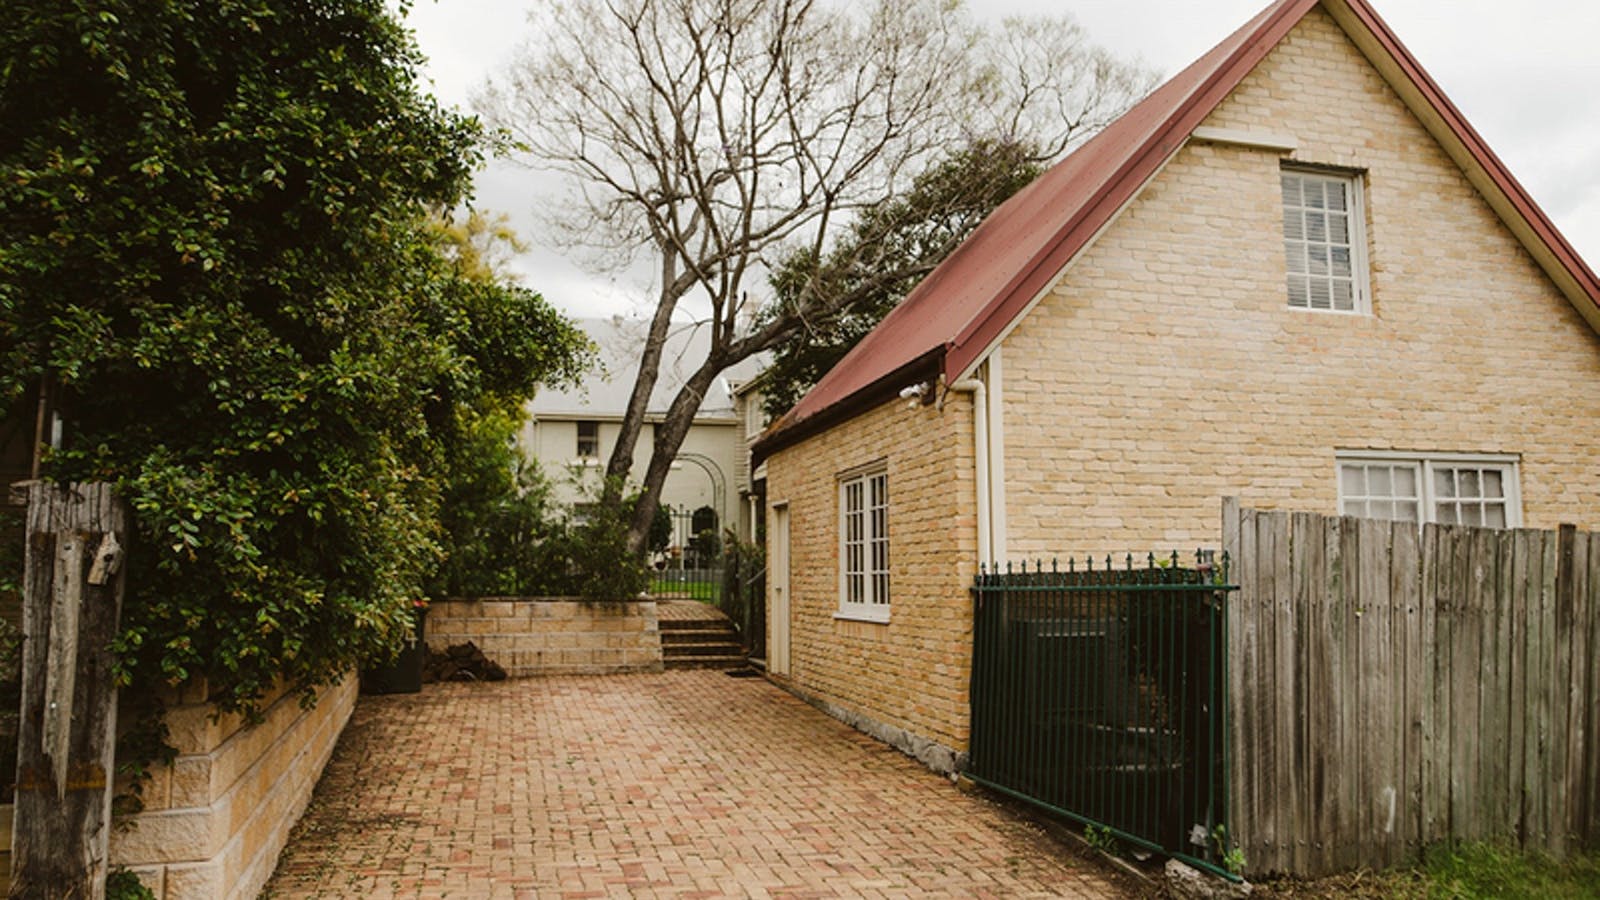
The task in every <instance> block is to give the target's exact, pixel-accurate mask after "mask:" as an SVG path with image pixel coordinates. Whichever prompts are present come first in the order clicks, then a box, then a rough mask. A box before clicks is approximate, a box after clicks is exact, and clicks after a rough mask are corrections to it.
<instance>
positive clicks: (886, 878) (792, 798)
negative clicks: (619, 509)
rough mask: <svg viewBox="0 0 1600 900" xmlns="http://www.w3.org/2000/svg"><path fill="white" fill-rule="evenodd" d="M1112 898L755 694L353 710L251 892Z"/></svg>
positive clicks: (941, 786) (405, 698) (723, 685)
mask: <svg viewBox="0 0 1600 900" xmlns="http://www.w3.org/2000/svg"><path fill="white" fill-rule="evenodd" d="M927 895H933V896H970V897H1120V896H1125V894H1124V893H1122V892H1121V891H1120V890H1119V889H1118V887H1117V886H1116V885H1115V884H1114V883H1113V882H1112V880H1111V879H1110V876H1108V875H1107V874H1105V872H1104V870H1101V869H1099V868H1098V867H1097V866H1095V865H1094V864H1093V863H1089V862H1086V861H1084V860H1083V859H1081V858H1079V857H1077V856H1075V855H1074V854H1073V852H1071V851H1070V850H1068V849H1066V848H1064V847H1063V846H1062V845H1060V844H1058V843H1057V842H1055V841H1054V840H1053V839H1051V838H1049V837H1048V836H1046V835H1045V834H1043V833H1042V832H1041V831H1040V830H1039V829H1038V828H1037V826H1035V825H1033V824H1031V823H1029V822H1027V821H1026V820H1024V819H1021V818H1018V817H1017V816H1016V815H1015V814H1014V813H1012V812H1011V811H1009V810H1007V809H1006V808H1004V807H1002V806H1000V805H997V804H995V803H993V802H992V801H990V800H988V799H987V798H985V797H982V796H978V795H970V794H965V793H962V792H961V791H959V790H957V789H956V788H955V786H953V785H952V784H951V783H950V782H949V781H948V780H946V779H943V778H940V777H939V776H937V775H935V774H933V773H931V772H929V771H927V770H926V769H924V768H922V767H921V766H920V765H918V764H917V763H915V762H913V761H912V760H910V759H907V758H906V757H904V756H902V755H901V754H899V753H897V752H895V751H894V750H891V749H889V748H887V747H886V746H884V745H883V744H880V743H878V742H877V741H874V740H872V739H871V738H868V737H866V736H865V735H862V734H860V733H859V732H856V731H854V730H853V729H851V728H849V727H847V726H845V725H843V724H841V723H839V722H837V721H835V720H834V719H831V718H829V717H827V716H825V715H823V714H822V713H820V712H818V711H817V710H815V709H812V708H811V707H810V706H807V705H806V704H804V703H802V702H801V701H799V700H797V699H796V698H794V697H792V696H790V695H789V694H786V693H784V692H783V691H781V690H779V689H778V688H776V687H774V686H772V685H771V684H768V683H767V682H765V681H764V680H762V679H759V678H744V679H737V678H730V677H728V676H726V675H724V674H722V673H720V672H714V671H680V672H665V673H661V674H647V675H613V676H599V677H596V676H566V677H554V678H541V679H528V680H520V681H508V682H501V683H499V684H438V685H429V686H428V687H427V688H426V689H425V691H424V692H423V693H422V694H413V695H401V696H389V697H363V698H361V703H360V704H359V705H358V707H357V709H356V712H355V715H354V717H353V718H352V719H351V722H350V725H349V727H348V729H347V730H346V732H345V735H344V737H343V738H342V739H341V740H340V742H339V747H338V749H337V751H335V754H334V757H333V761H332V763H331V764H330V765H329V767H328V770H327V773H326V774H325V775H324V776H323V780H322V782H321V783H320V784H319V785H318V787H317V793H316V796H315V798H314V799H313V801H312V804H311V807H310V809H309V810H308V811H307V813H306V816H305V818H304V819H303V820H302V821H301V823H300V825H299V826H298V827H297V828H296V829H295V832H294V835H293V836H292V838H291V840H290V843H289V846H288V848H287V849H286V850H285V851H284V854H283V857H282V859H281V861H280V862H279V866H278V871H277V873H276V875H275V876H274V877H273V880H272V881H271V882H270V883H269V884H268V885H267V888H266V891H265V893H264V895H263V896H265V897H271V898H297V897H363V898H371V900H384V898H397V897H408V898H409V897H417V898H443V897H451V898H499V897H505V898H522V897H559V898H579V897H614V896H633V897H678V898H693V897H789V898H813V897H816V898H821V897H906V896H927Z"/></svg>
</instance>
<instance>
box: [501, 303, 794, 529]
mask: <svg viewBox="0 0 1600 900" xmlns="http://www.w3.org/2000/svg"><path fill="white" fill-rule="evenodd" d="M578 325H579V327H581V328H582V329H583V330H584V331H585V332H586V333H587V334H588V335H589V338H590V339H591V340H592V341H594V343H595V345H596V347H598V348H599V355H598V359H597V361H596V364H595V367H594V368H593V369H592V370H591V371H590V372H589V374H588V375H586V376H585V377H584V379H583V381H582V382H581V383H579V384H578V385H577V386H576V387H573V388H570V389H567V390H544V391H541V392H540V393H539V394H538V396H536V397H534V399H533V400H531V401H530V402H529V403H528V407H527V408H528V414H529V415H528V421H527V423H526V424H525V425H524V426H523V431H522V436H521V442H522V447H523V450H524V452H525V453H527V454H528V455H529V456H530V457H531V458H533V459H534V460H535V461H537V462H538V464H539V469H540V471H542V472H543V473H544V475H545V477H546V478H548V479H549V480H550V481H551V482H552V483H553V484H554V485H555V499H556V500H557V501H559V502H562V503H571V504H580V505H581V504H583V503H588V502H592V501H593V499H594V498H595V497H596V496H597V495H598V492H599V488H600V481H601V476H602V475H603V474H604V472H605V467H606V461H607V460H608V459H610V457H611V449H612V447H614V446H615V445H616V441H617V433H618V430H619V428H620V424H621V422H622V414H623V411H624V410H625V409H627V405H628V395H629V394H630V393H631V392H632V390H633V382H634V378H635V377H636V376H637V374H638V367H639V353H640V350H641V349H642V348H643V346H644V341H645V334H646V333H647V331H648V328H649V323H648V322H646V321H643V320H639V319H624V318H621V317H613V318H610V319H580V320H578ZM710 338H711V336H710V326H708V325H694V324H687V323H686V324H681V325H678V324H675V325H674V326H673V329H672V333H671V334H670V335H669V336H668V339H667V346H666V350H665V353H664V354H663V356H662V360H661V373H660V377H659V378H658V379H657V381H656V387H655V390H654V391H653V392H652V393H651V395H650V403H649V406H648V407H647V413H646V418H645V426H644V429H643V431H642V432H641V433H640V435H639V440H638V442H637V443H636V444H635V446H634V453H633V473H632V479H633V481H634V482H635V483H637V482H638V481H639V480H640V479H642V478H643V477H644V473H645V469H646V467H647V466H648V465H649V462H650V451H651V448H652V446H654V443H655V427H656V424H657V423H659V422H660V421H661V419H662V418H663V416H664V414H665V413H666V410H667V406H668V405H669V404H670V403H671V402H672V398H673V397H675V396H676V395H677V393H678V391H679V390H680V389H681V388H682V387H683V385H684V383H685V382H686V381H687V380H688V377H689V375H690V374H691V373H692V372H693V371H694V369H695V367H696V366H697V365H698V363H699V362H700V361H701V360H704V359H705V357H706V351H707V349H708V346H709V344H710ZM764 365H765V358H764V357H758V358H753V359H748V360H745V361H744V362H742V363H739V364H737V365H735V366H734V367H732V368H730V369H729V370H728V371H726V372H724V373H722V375H720V376H719V377H718V378H717V379H716V381H714V382H713V383H712V385H711V388H710V390H709V391H707V393H706V397H705V399H704V401H703V402H702V403H701V404H700V410H699V412H698V413H696V415H695V419H694V424H693V425H692V426H690V428H689V433H688V435H687V436H686V437H685V438H684V441H683V446H682V447H681V448H679V451H678V455H677V458H676V459H675V460H673V463H672V470H671V472H670V473H669V474H668V475H667V481H666V484H665V485H664V486H663V488H662V494H661V502H662V504H663V505H666V506H670V507H671V508H672V509H673V510H675V511H679V512H684V513H693V512H694V511H695V510H699V509H701V508H702V507H709V508H711V509H713V510H715V511H716V513H717V523H718V530H719V531H721V530H722V529H724V528H733V529H735V530H736V531H737V533H738V534H739V535H740V536H741V537H744V536H747V535H749V534H750V533H751V530H750V528H751V526H750V523H749V521H748V518H749V515H750V513H749V510H750V508H751V507H750V504H749V503H748V501H747V500H746V498H747V497H748V496H749V495H750V494H751V493H752V491H751V485H750V477H749V472H750V466H749V459H750V457H749V450H748V446H747V442H746V437H745V434H746V428H747V425H746V424H745V423H746V420H747V417H746V416H743V415H741V413H743V412H744V410H742V409H740V408H739V406H738V404H737V402H736V398H735V393H734V392H735V389H736V388H737V387H738V386H739V385H741V384H746V383H748V382H749V381H750V380H751V379H752V378H753V377H754V376H755V375H756V374H757V373H759V372H760V371H761V369H762V367H763V366H764Z"/></svg>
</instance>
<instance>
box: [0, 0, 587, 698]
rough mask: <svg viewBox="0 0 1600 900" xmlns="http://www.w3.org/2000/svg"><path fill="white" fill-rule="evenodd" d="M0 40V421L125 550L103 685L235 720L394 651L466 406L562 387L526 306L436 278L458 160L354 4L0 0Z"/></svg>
mask: <svg viewBox="0 0 1600 900" xmlns="http://www.w3.org/2000/svg"><path fill="white" fill-rule="evenodd" d="M7 18H8V27H7V28H5V29H3V30H0V113H3V116H4V119H5V121H6V128H5V129H3V130H0V408H4V407H10V406H12V405H14V404H15V403H16V402H17V401H18V400H19V399H20V398H22V397H23V396H24V395H26V394H27V393H28V392H30V391H31V390H33V389H34V388H35V387H36V386H37V385H39V384H40V383H41V382H48V383H51V384H52V385H53V389H54V393H55V395H56V396H57V397H58V398H59V401H60V408H61V410H62V412H63V414H64V416H65V417H66V420H67V428H66V433H67V436H68V441H67V444H66V446H65V447H64V448H63V449H62V450H61V451H59V452H57V453H55V454H53V455H52V456H51V458H50V459H49V460H48V469H47V471H48V474H49V475H50V476H51V477H52V478H55V479H57V480H62V481H66V480H108V481H112V482H114V483H116V484H117V486H118V489H119V491H120V492H121V494H122V495H123V496H124V497H125V498H126V499H127V500H128V501H129V502H130V504H131V506H132V508H133V511H134V513H135V517H136V522H137V528H138V535H137V537H138V544H137V549H136V550H135V552H131V553H130V554H129V566H130V571H129V576H130V577H129V581H128V584H129V594H128V597H127V600H126V604H125V607H124V612H123V631H122V633H121V635H120V636H119V638H118V640H117V643H116V649H117V651H118V670H117V674H118V677H119V679H120V681H121V682H122V683H123V684H128V683H130V682H132V681H134V680H135V679H139V680H140V682H141V683H142V684H150V683H153V682H156V681H165V682H169V683H178V682H182V681H185V680H187V679H191V678H194V677H197V676H204V677H206V678H207V679H209V683H210V684H211V686H212V690H213V697H214V699H216V700H217V701H218V702H220V703H221V704H222V706H223V707H224V708H230V709H239V708H242V709H249V708H250V707H251V706H252V704H253V702H254V701H255V700H256V699H257V698H258V697H260V696H261V695H262V693H263V692H264V691H266V690H267V689H268V688H269V687H270V686H271V685H272V683H273V682H274V681H275V680H276V679H277V677H278V676H279V674H280V673H282V674H284V675H286V676H287V677H288V678H289V679H290V681H291V682H292V683H293V684H295V685H297V686H298V687H300V688H302V689H310V688H313V687H315V686H317V685H319V684H322V683H326V682H328V681H330V680H333V679H336V678H339V677H341V676H342V675H343V673H344V672H346V671H348V670H349V669H350V668H352V667H354V666H356V665H358V664H359V663H360V662H361V661H363V660H364V659H367V658H371V657H381V656H384V655H387V654H388V653H390V652H391V651H392V650H393V649H395V648H397V647H399V646H400V645H401V644H403V643H404V642H405V640H406V638H407V636H408V635H409V634H410V629H411V604H412V599H413V598H414V597H417V596H419V595H420V593H421V592H422V590H423V586H424V583H425V581H426V579H427V578H428V577H429V575H430V574H431V572H432V570H433V569H434V568H435V567H436V565H437V564H438V562H439V559H440V556H441V554H442V553H443V552H444V547H443V545H442V544H441V542H440V537H441V534H440V531H439V526H438V522H437V514H438V510H439V504H440V497H441V493H442V491H443V488H444V484H445V482H446V481H447V480H448V472H447V471H446V469H445V461H446V460H448V459H451V458H452V454H453V453H454V451H456V450H457V449H458V448H459V447H460V446H462V445H463V444H465V443H470V442H471V441H472V440H473V439H474V437H473V436H474V434H475V431H474V429H475V428H476V424H475V423H476V418H475V416H476V415H477V414H478V413H479V412H481V411H483V410H488V409H496V408H498V409H505V408H508V406H509V405H510V404H512V403H513V402H514V398H516V397H520V396H524V395H526V394H528V393H529V392H531V390H532V388H533V386H534V384H535V383H537V382H538V381H540V380H541V379H546V378H560V377H573V376H575V375H576V373H577V371H578V365H577V360H576V359H575V358H574V357H575V354H574V350H575V348H578V347H580V346H581V344H582V341H581V338H579V337H577V336H576V332H575V331H574V330H573V329H572V327H571V326H570V325H569V324H568V323H566V322H564V321H563V320H561V319H560V318H559V317H558V316H556V315H555V314H554V313H553V311H552V310H551V309H550V308H549V306H548V305H547V304H546V303H545V302H544V301H543V300H542V299H541V298H539V297H538V296H537V295H535V294H532V293H530V292H527V291H524V290H520V289H514V288H506V287H501V286H497V285H494V284H492V283H487V282H484V281H481V280H480V281H474V280H472V279H470V278H467V277H463V275H462V274H461V273H460V272H459V271H458V270H457V269H456V268H455V266H454V265H453V264H451V263H450V262H448V261H446V260H445V259H443V258H441V256H440V253H439V250H438V246H437V243H436V241H435V239H434V237H433V236H432V235H431V234H430V233H429V232H428V231H427V229H426V226H425V221H424V214H423V210H424V209H425V208H427V207H428V206H430V205H432V206H436V207H448V206H450V205H451V204H453V203H454V202H455V201H456V200H457V199H458V198H459V197H460V194H461V192H462V190H463V189H464V188H465V186H466V185H467V182H468V177H469V175H470V172H471V169H472V167H473V165H474V164H475V163H476V161H477V151H476V149H475V146H476V143H475V142H476V141H477V138H478V128H477V125H476V123H475V122H473V121H472V120H470V119H467V118H464V117H461V116H459V115H456V114H454V113H449V112H445V111H443V110H441V109H440V108H439V107H438V106H437V105H436V104H435V103H434V101H433V100H432V99H431V98H429V97H427V96H426V95H425V94H424V93H423V92H422V91H421V90H420V88H419V85H418V82H417V76H416V74H415V66H416V64H417V62H418V60H419V57H418V54H417V51H416V49H415V47H414V46H413V44H412V43H411V41H410V39H409V38H408V37H407V35H406V34H405V32H404V30H403V29H402V27H401V26H400V25H399V23H398V22H397V21H396V19H395V17H394V13H393V11H392V10H391V8H390V6H389V4H387V3H385V2H383V0H328V2H322V3H298V2H293V0H255V2H250V3H242V2H236V0H220V2H219V0H170V2H164V3H154V4H152V3H136V2H133V0H18V2H14V3H12V4H10V5H9V6H8V7H7Z"/></svg>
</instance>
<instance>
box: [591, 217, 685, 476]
mask: <svg viewBox="0 0 1600 900" xmlns="http://www.w3.org/2000/svg"><path fill="white" fill-rule="evenodd" d="M661 254H662V261H661V294H660V296H659V297H658V298H657V302H656V313H655V315H654V316H653V317H652V318H651V319H650V332H649V334H648V335H646V337H645V342H644V348H643V349H642V350H641V351H640V353H639V372H638V374H637V375H635V376H634V379H633V392H632V393H631V394H629V395H628V407H627V409H626V410H625V411H624V412H623V415H622V424H621V429H620V430H619V431H618V432H617V443H616V445H615V446H614V447H612V448H611V458H610V459H608V460H607V461H606V483H605V486H604V488H603V489H602V491H603V493H602V498H601V499H602V502H604V503H618V502H620V501H621V500H622V496H621V493H620V486H621V484H622V482H623V481H625V480H626V479H627V477H628V475H629V474H630V473H631V472H632V471H633V450H634V447H636V446H638V443H639V434H640V432H641V431H642V430H643V429H644V418H645V414H646V413H647V412H648V411H649V408H650V394H651V393H652V392H654V391H655V389H656V379H657V377H659V375H660V373H661V354H662V353H663V351H664V350H665V348H666V343H667V333H668V332H669V331H670V330H671V328H672V312H673V310H675V309H677V307H678V298H679V297H680V296H682V293H683V291H682V286H681V284H680V281H679V279H678V278H676V277H675V276H676V271H677V268H676V266H675V265H674V264H673V256H672V251H671V250H670V249H669V248H666V247H663V248H662V249H661Z"/></svg>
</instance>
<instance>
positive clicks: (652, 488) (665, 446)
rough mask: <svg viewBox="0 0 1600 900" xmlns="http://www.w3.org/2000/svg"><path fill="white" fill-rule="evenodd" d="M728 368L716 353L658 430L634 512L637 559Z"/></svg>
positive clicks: (632, 542)
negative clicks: (703, 403)
mask: <svg viewBox="0 0 1600 900" xmlns="http://www.w3.org/2000/svg"><path fill="white" fill-rule="evenodd" d="M725 365H726V364H725V363H723V362H722V361H721V358H720V357H719V356H718V355H717V354H716V351H715V349H713V351H712V356H711V358H710V359H707V360H706V361H705V362H703V363H701V364H700V368H698V369H696V370H695V372H694V374H693V375H691V376H689V380H688V381H687V382H685V384H684V386H683V388H682V389H681V390H679V391H678V394H677V396H675V397H673V398H672V405H671V406H669V407H667V414H666V416H665V417H663V418H662V420H661V423H660V424H658V425H657V426H656V439H655V443H654V445H653V446H652V447H651V449H650V465H649V467H648V468H647V469H645V473H644V484H643V485H642V486H641V487H640V491H639V500H638V504H637V505H636V506H635V507H634V509H633V520H632V522H631V523H629V525H628V552H629V553H630V554H632V555H633V556H636V557H638V556H643V555H644V552H645V547H646V545H647V544H648V542H649V539H650V525H651V523H653V522H654V521H655V515H656V507H657V506H659V505H660V503H661V489H662V487H663V486H664V485H665V484H666V481H667V473H668V472H670V471H672V461H673V460H674V459H676V458H677V456H678V448H680V447H682V446H683V439H684V438H685V437H687V436H688V435H689V429H690V427H692V426H693V425H694V416H695V413H696V412H698V411H699V409H700V400H701V398H703V397H704V396H705V395H706V391H707V390H709V389H710V387H711V383H712V382H713V381H715V380H716V377H717V375H718V374H720V373H721V372H722V370H723V368H724V367H725ZM722 515H723V510H720V509H719V510H717V518H718V519H719V520H720V519H721V518H722Z"/></svg>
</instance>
